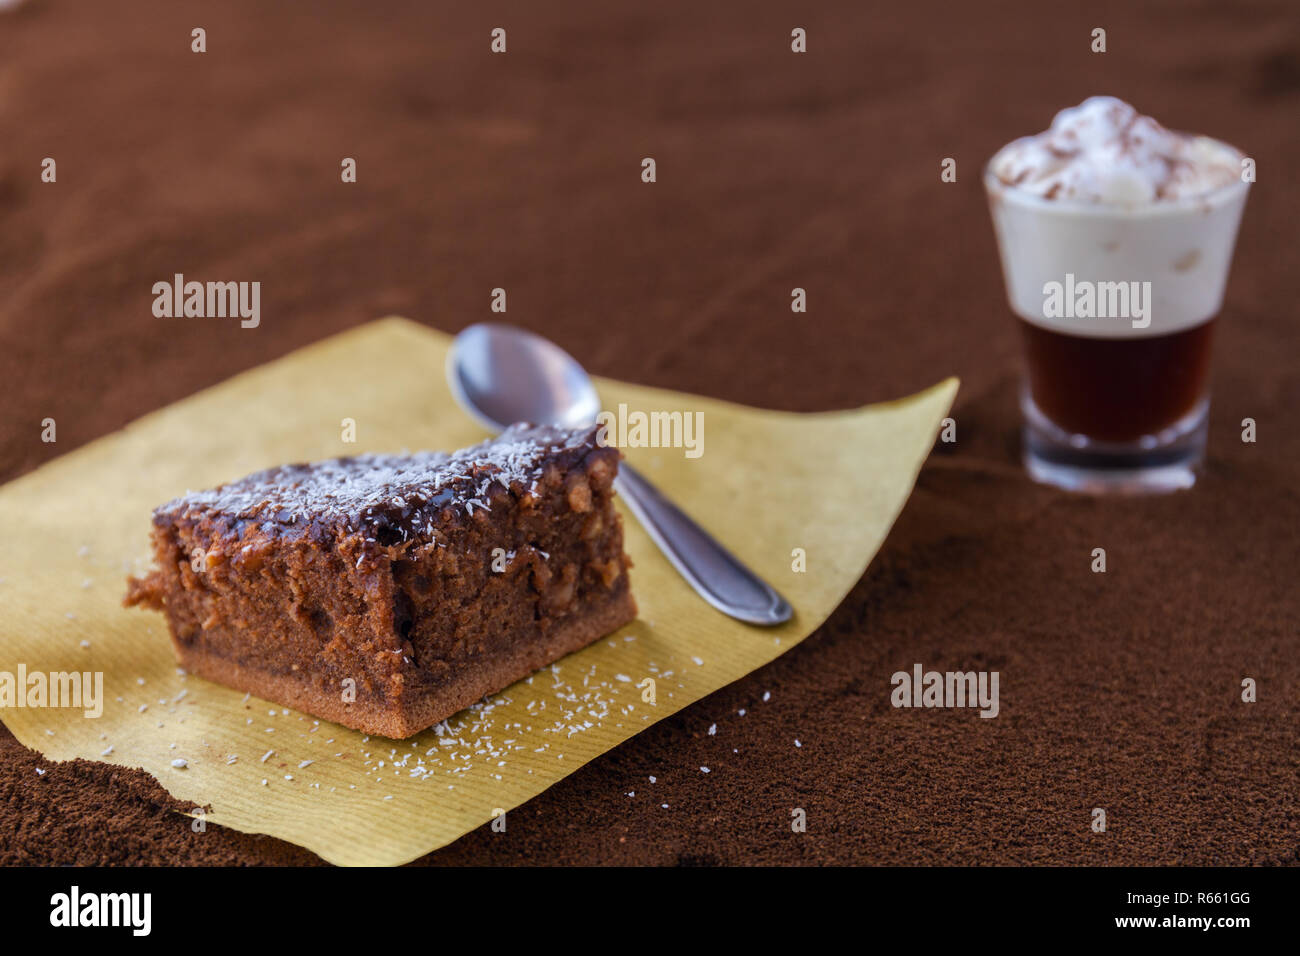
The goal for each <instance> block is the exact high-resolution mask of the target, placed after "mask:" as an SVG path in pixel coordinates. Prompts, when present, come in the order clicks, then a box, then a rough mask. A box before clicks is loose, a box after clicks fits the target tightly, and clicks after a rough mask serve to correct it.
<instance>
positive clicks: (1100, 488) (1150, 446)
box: [984, 144, 1249, 493]
mask: <svg viewBox="0 0 1300 956" xmlns="http://www.w3.org/2000/svg"><path fill="white" fill-rule="evenodd" d="M1219 145H1220V146H1222V148H1223V149H1224V150H1226V151H1229V152H1230V153H1231V154H1232V155H1233V156H1237V157H1239V156H1240V155H1241V154H1240V153H1239V152H1238V151H1237V150H1235V149H1233V148H1232V147H1231V146H1227V145H1226V144H1219ZM992 165H993V164H992V162H991V163H990V164H989V167H988V168H986V169H985V173H984V186H985V190H986V192H987V194H988V199H989V210H990V213H991V215H992V218H993V228H994V232H995V233H996V235H997V240H998V253H999V255H1000V257H1001V260H1002V273H1003V278H1004V279H1005V281H1006V288H1007V298H1008V300H1009V301H1010V304H1011V310H1012V312H1013V313H1014V314H1015V315H1016V319H1017V322H1018V324H1019V326H1020V328H1021V334H1022V338H1023V341H1024V349H1025V374H1024V378H1023V381H1022V385H1021V398H1020V405H1021V409H1022V412H1023V414H1024V462H1025V467H1026V469H1027V470H1028V471H1029V474H1030V476H1031V477H1032V478H1034V479H1035V480H1036V481H1041V482H1044V483H1047V484H1051V485H1056V486H1058V487H1061V488H1067V489H1070V490H1073V491H1084V492H1091V493H1110V492H1118V493H1133V492H1137V493H1141V492H1161V491H1171V490H1174V489H1177V488H1187V487H1190V486H1191V485H1192V484H1193V483H1194V482H1195V480H1196V471H1197V469H1198V468H1199V466H1200V464H1201V463H1202V462H1203V460H1204V457H1205V441H1206V423H1207V420H1208V414H1209V402H1210V398H1209V369H1210V354H1211V346H1212V340H1213V336H1214V325H1215V321H1214V320H1215V317H1216V316H1217V315H1218V313H1219V309H1220V307H1221V306H1222V304H1223V292H1224V287H1225V286H1226V284H1227V280H1228V271H1229V267H1230V265H1231V262H1232V253H1233V248H1234V247H1235V245H1236V239H1237V227H1238V226H1239V224H1240V222H1241V214H1242V210H1243V209H1244V208H1245V203H1246V194H1247V191H1248V189H1249V184H1248V183H1247V182H1245V181H1238V182H1232V183H1229V184H1228V185H1226V186H1223V187H1220V188H1219V189H1216V190H1214V191H1213V192H1210V193H1207V194H1205V195H1203V196H1197V197H1190V198H1181V199H1171V200H1163V199H1162V200H1159V201H1156V202H1150V203H1144V204H1135V205H1123V206H1117V205H1107V204H1103V203H1097V202H1088V201H1081V200H1057V199H1044V198H1042V197H1041V196H1038V195H1035V194H1033V193H1030V192H1028V191H1026V190H1019V189H1016V188H1015V187H1014V186H1007V185H1006V184H1004V183H1002V182H1001V181H1000V180H999V179H998V178H997V177H996V176H995V175H993V173H992Z"/></svg>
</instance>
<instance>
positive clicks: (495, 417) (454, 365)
mask: <svg viewBox="0 0 1300 956" xmlns="http://www.w3.org/2000/svg"><path fill="white" fill-rule="evenodd" d="M447 380H448V382H450V384H451V388H452V391H453V392H454V393H455V396H456V400H457V402H459V403H460V405H461V406H462V407H463V408H465V410H466V411H468V412H469V413H470V414H472V415H473V416H474V417H475V418H476V419H477V420H478V421H479V422H480V423H481V424H483V425H486V426H488V427H489V428H494V429H496V430H498V431H500V430H501V429H503V428H505V427H507V426H509V425H513V424H514V423H515V422H532V423H533V424H534V425H559V426H561V427H564V428H581V427H582V426H584V425H590V424H592V423H593V422H595V421H596V416H597V415H598V414H599V413H600V398H599V396H598V395H597V394H596V386H595V385H594V384H593V383H592V381H591V378H590V376H588V375H587V373H586V371H585V370H584V369H583V367H582V366H581V365H579V364H578V362H577V361H576V360H575V359H574V358H573V356H571V355H570V354H569V353H568V352H566V351H564V349H562V348H560V347H559V346H558V345H556V344H555V343H554V342H551V341H549V340H547V339H544V338H542V337H541V336H540V335H534V334H533V333H532V332H527V331H525V330H523V329H517V328H514V327H513V326H509V325H499V324H496V323H490V322H483V323H479V324H477V325H471V326H469V327H468V328H466V329H465V330H464V331H463V332H461V333H460V334H459V335H457V336H456V341H455V342H454V343H453V344H452V348H451V352H450V353H448V355H447Z"/></svg>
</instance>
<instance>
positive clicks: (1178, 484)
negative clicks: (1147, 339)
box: [1020, 388, 1210, 495]
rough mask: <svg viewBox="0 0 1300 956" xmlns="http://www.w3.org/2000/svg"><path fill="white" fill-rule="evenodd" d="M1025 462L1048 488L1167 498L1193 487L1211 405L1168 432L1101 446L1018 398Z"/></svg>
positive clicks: (1205, 402)
mask: <svg viewBox="0 0 1300 956" xmlns="http://www.w3.org/2000/svg"><path fill="white" fill-rule="evenodd" d="M1020 408H1021V411H1022V412H1023V413H1024V416H1025V426H1024V462H1025V470H1026V471H1028V472H1029V477H1031V478H1033V479H1034V481H1037V482H1039V483H1041V484H1045V485H1053V486H1055V487H1057V488H1064V489H1065V490H1066V491H1077V492H1082V493H1084V494H1094V495H1144V494H1164V493H1166V492H1170V491H1179V490H1181V489H1185V488H1190V487H1192V485H1194V484H1195V483H1196V476H1197V472H1198V471H1199V470H1200V467H1201V464H1202V463H1203V462H1204V461H1205V440H1206V433H1207V430H1208V429H1207V425H1208V422H1209V412H1210V401H1209V399H1208V398H1203V399H1201V401H1199V402H1198V403H1197V404H1196V406H1195V407H1194V408H1193V409H1192V410H1191V411H1190V412H1188V413H1187V414H1186V415H1184V416H1183V417H1182V418H1180V419H1179V420H1178V421H1176V422H1174V423H1173V424H1172V425H1170V426H1169V427H1168V428H1165V429H1162V430H1161V431H1160V432H1158V433H1157V434H1155V435H1144V436H1142V437H1141V438H1139V439H1138V440H1136V441H1132V442H1103V441H1097V440H1096V439H1092V438H1089V437H1087V436H1086V435H1077V434H1072V433H1070V432H1067V431H1065V430H1064V429H1062V428H1060V427H1059V426H1057V425H1055V424H1053V423H1052V422H1051V421H1050V420H1049V419H1048V418H1047V416H1045V415H1044V414H1043V413H1042V411H1041V410H1040V409H1039V408H1038V406H1037V405H1036V404H1034V400H1033V397H1032V396H1031V395H1030V394H1029V390H1028V388H1025V389H1023V390H1022V392H1021V395H1020Z"/></svg>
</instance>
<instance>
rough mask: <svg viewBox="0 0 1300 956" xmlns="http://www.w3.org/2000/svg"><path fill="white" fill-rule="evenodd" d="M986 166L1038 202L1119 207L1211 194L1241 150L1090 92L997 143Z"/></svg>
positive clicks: (1233, 170)
mask: <svg viewBox="0 0 1300 956" xmlns="http://www.w3.org/2000/svg"><path fill="white" fill-rule="evenodd" d="M990 169H991V170H992V172H993V175H994V176H996V177H997V178H998V179H999V180H1000V181H1001V182H1002V183H1003V184H1005V185H1007V186H1012V187H1015V188H1016V189H1022V190H1025V191H1027V192H1031V193H1034V194H1036V195H1038V196H1041V197H1043V198H1044V199H1066V200H1076V201H1082V202H1093V203H1102V204H1111V205H1124V204H1138V203H1150V202H1160V201H1161V200H1175V199H1187V198H1192V197H1195V196H1202V195H1205V194H1206V193H1210V192H1213V191H1214V190H1216V189H1219V188H1221V187H1223V186H1226V185H1228V184H1229V183H1231V182H1233V181H1235V180H1239V179H1240V177H1241V155H1240V154H1239V153H1238V152H1237V151H1236V150H1234V149H1232V148H1231V147H1229V146H1227V145H1225V144H1223V143H1220V142H1218V141H1217V140H1213V139H1210V138H1209V137H1206V136H1192V135H1188V134H1186V133H1177V132H1173V131H1171V130H1167V129H1165V128H1164V127H1163V126H1161V125H1160V124H1159V123H1157V122H1156V121H1155V120H1153V119H1152V118H1151V117H1149V116H1143V115H1141V114H1140V113H1138V111H1137V110H1136V109H1134V108H1133V107H1132V106H1129V104H1127V103H1125V102H1124V101H1123V100H1118V99H1115V98H1114V97H1113V96H1094V97H1091V98H1090V99H1087V100H1084V101H1083V103H1081V104H1079V105H1078V106H1075V107H1071V108H1069V109H1064V110H1061V112H1059V113H1057V114H1056V117H1055V119H1053V120H1052V126H1051V128H1050V129H1048V130H1046V131H1045V132H1042V133H1039V134H1038V135H1036V136H1026V137H1024V138H1022V139H1018V140H1016V141H1015V142H1013V143H1010V144H1008V145H1007V146H1005V147H1003V148H1002V150H1001V151H999V152H998V154H997V155H996V156H995V157H993V162H992V163H991V164H990Z"/></svg>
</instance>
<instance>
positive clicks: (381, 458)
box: [126, 424, 636, 737]
mask: <svg viewBox="0 0 1300 956" xmlns="http://www.w3.org/2000/svg"><path fill="white" fill-rule="evenodd" d="M596 432H597V429H596V428H595V427H592V428H590V429H583V430H576V431H571V430H564V429H558V428H550V427H535V426H531V425H524V424H520V425H515V426H512V427H511V428H510V429H508V430H507V431H505V432H504V433H503V434H502V435H501V436H500V437H499V438H497V439H494V440H492V441H487V442H484V443H483V444H481V445H475V446H473V447H471V448H466V449H463V450H461V451H458V452H455V453H453V454H450V455H447V454H442V453H439V452H422V453H419V454H414V455H405V456H395V455H358V456H356V457H352V458H336V459H332V460H329V461H322V462H317V463H316V464H310V465H285V466H283V467H280V468H272V469H270V470H268V471H263V472H258V473H257V474H254V475H249V476H248V477H247V478H244V479H242V480H240V481H236V482H233V483H231V484H227V485H222V486H221V487H219V488H215V489H213V490H211V491H202V492H198V493H191V494H188V495H186V496H185V497H183V498H178V499H176V500H175V501H172V502H169V503H168V504H165V505H163V506H162V507H160V508H158V509H157V510H156V511H155V512H154V518H153V524H154V529H153V545H154V551H155V555H156V558H157V563H158V569H157V570H156V571H153V572H152V573H150V574H149V575H148V576H147V577H145V578H144V579H143V580H137V579H134V578H133V579H131V580H130V582H129V592H128V594H127V598H126V603H127V604H128V605H133V604H142V605H145V606H148V607H152V608H155V609H157V610H161V611H163V612H164V613H165V614H166V615H167V622H168V625H169V628H170V630H171V638H172V643H173V645H174V646H175V650H176V656H177V658H178V659H179V661H180V663H181V666H183V667H184V668H185V669H186V670H188V671H190V672H192V673H195V674H198V675H200V676H202V677H206V678H209V679H210V680H214V681H218V682H220V683H222V684H227V685H229V686H231V687H234V688H236V689H238V690H243V691H251V692H252V693H254V694H256V695H258V696H259V697H264V698H266V699H267V700H271V701H275V702H277V703H280V704H284V705H287V706H291V707H295V708H297V709H299V710H303V711H306V712H307V713H310V714H314V715H316V716H318V717H322V718H325V719H328V720H333V721H337V722H338V723H340V724H344V725H346V726H348V727H353V728H356V729H357V730H362V731H366V732H368V733H374V734H382V735H384V736H387V737H407V736H410V735H411V734H414V733H417V732H419V731H420V730H423V729H424V728H426V727H429V726H430V725H432V724H435V723H437V722H438V721H440V720H442V719H443V718H445V717H448V716H450V715H452V714H454V713H456V712H457V711H459V710H461V709H462V708H464V707H466V706H467V705H469V704H471V703H473V702H474V701H476V700H478V699H479V698H480V697H482V696H483V695H484V694H490V693H493V692H496V691H499V690H502V689H503V688H505V687H507V686H509V685H510V684H512V683H513V682H515V681H517V680H519V679H520V678H523V677H526V676H527V675H528V674H530V673H532V672H533V671H535V670H537V669H538V668H539V667H543V666H545V665H546V664H549V663H551V662H552V661H554V660H556V659H557V658H559V657H562V656H563V655H565V654H567V653H569V652H570V651H574V650H577V649H578V648H580V647H583V646H585V645H587V644H590V643H591V642H592V641H594V640H596V639H597V638H600V637H602V636H604V635H606V634H608V633H610V632H611V631H613V630H615V629H617V628H618V627H620V626H622V625H623V624H626V623H627V622H628V621H630V620H632V619H633V618H634V617H635V616H636V604H635V603H634V602H633V600H632V594H631V591H630V590H629V587H628V575H627V569H628V568H629V567H630V565H631V562H630V561H629V559H628V558H627V556H626V555H624V553H623V529H622V524H621V521H620V518H619V516H618V514H617V513H616V512H615V510H614V503H613V497H614V490H613V481H614V475H615V473H616V472H617V470H618V459H619V453H618V450H617V449H615V448H608V447H602V446H601V445H599V444H598V443H597V441H596Z"/></svg>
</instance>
